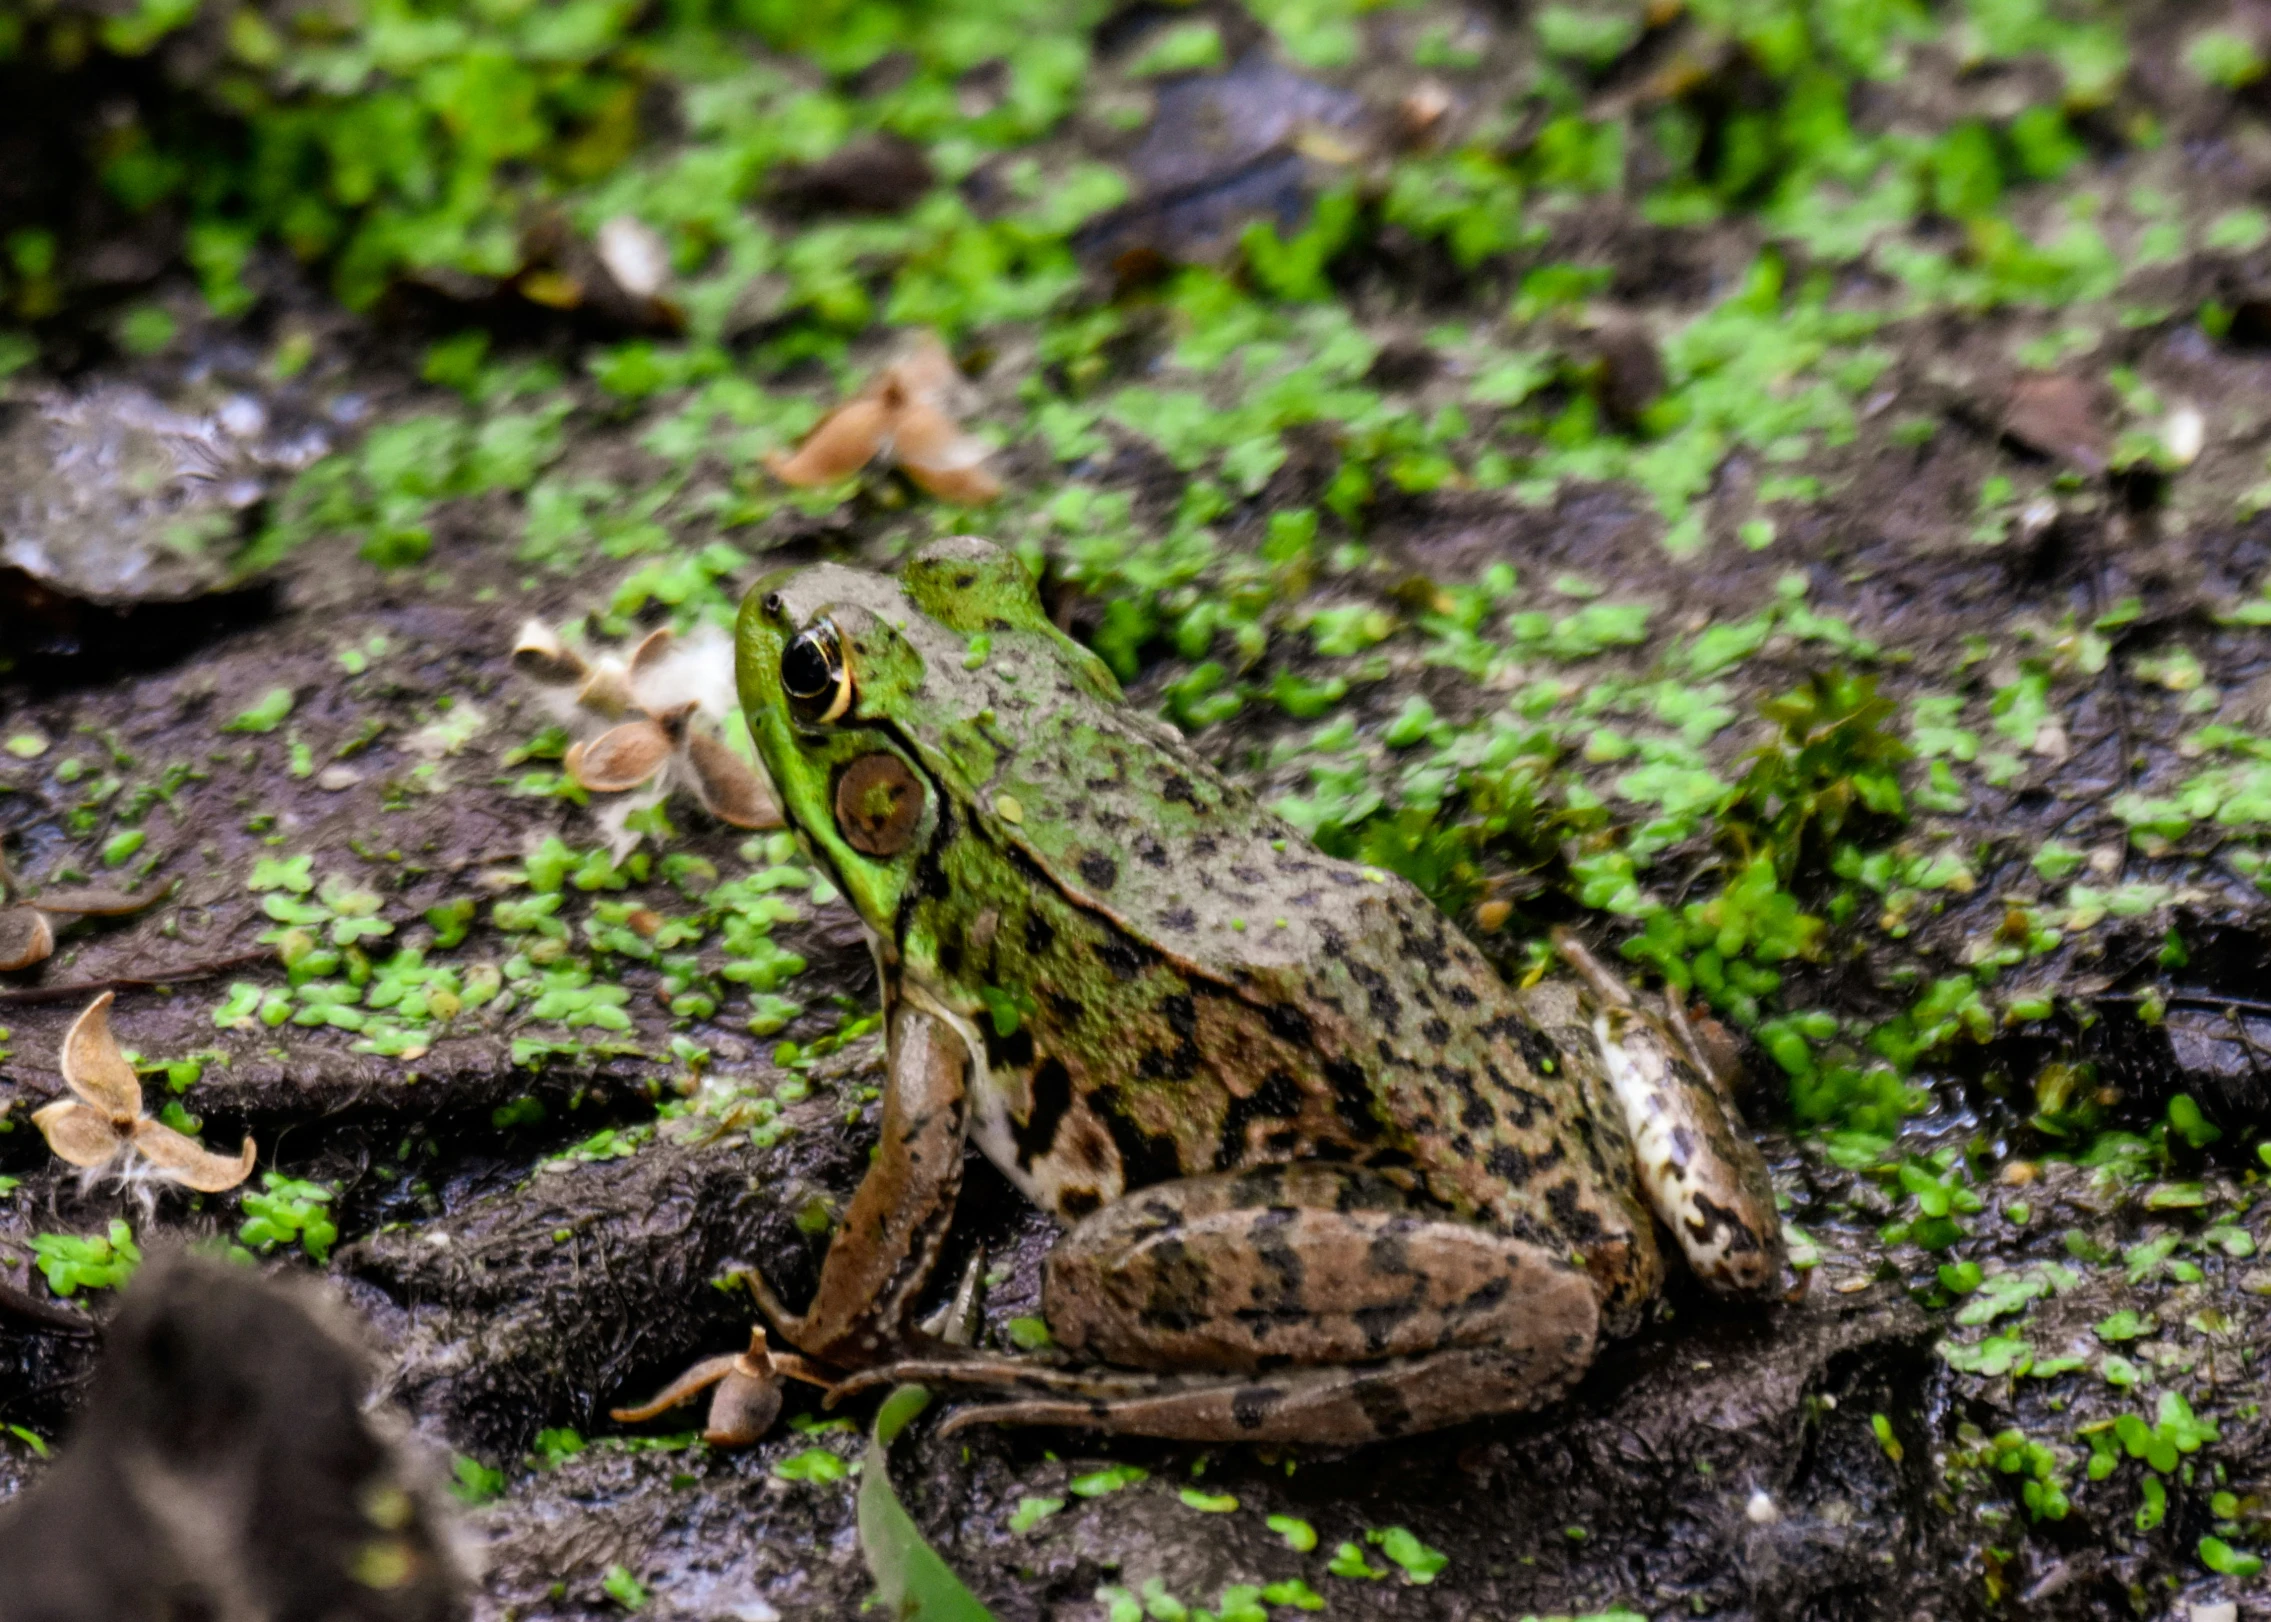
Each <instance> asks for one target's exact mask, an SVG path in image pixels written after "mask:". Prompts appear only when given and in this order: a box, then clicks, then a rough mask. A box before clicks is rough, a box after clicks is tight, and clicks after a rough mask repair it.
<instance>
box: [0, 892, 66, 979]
mask: <svg viewBox="0 0 2271 1622" xmlns="http://www.w3.org/2000/svg"><path fill="white" fill-rule="evenodd" d="M54 951H55V931H54V930H52V929H50V928H49V927H48V924H47V915H46V914H45V913H43V912H41V911H40V910H39V909H38V908H37V907H8V908H5V909H0V973H5V972H6V971H8V970H10V969H28V968H30V967H31V966H32V965H33V964H34V963H38V962H41V961H42V960H44V959H46V958H48V957H50V956H52V955H53V954H54Z"/></svg>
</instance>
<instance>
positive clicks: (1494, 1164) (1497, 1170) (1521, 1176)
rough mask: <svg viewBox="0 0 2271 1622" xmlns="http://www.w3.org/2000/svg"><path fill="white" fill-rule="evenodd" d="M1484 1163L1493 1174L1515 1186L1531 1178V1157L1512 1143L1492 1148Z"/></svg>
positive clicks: (1519, 1185) (1484, 1158) (1518, 1186)
mask: <svg viewBox="0 0 2271 1622" xmlns="http://www.w3.org/2000/svg"><path fill="white" fill-rule="evenodd" d="M1483 1164H1484V1165H1486V1166H1488V1167H1489V1168H1490V1174H1491V1176H1493V1177H1495V1178H1497V1179H1498V1180H1499V1181H1500V1182H1502V1183H1506V1184H1510V1185H1511V1186H1513V1187H1515V1188H1520V1187H1521V1186H1522V1185H1523V1184H1524V1183H1527V1182H1528V1181H1529V1180H1530V1157H1529V1156H1528V1155H1526V1154H1524V1153H1523V1152H1522V1151H1521V1150H1519V1149H1516V1148H1514V1147H1513V1146H1511V1145H1508V1144H1501V1145H1500V1146H1499V1147H1498V1148H1496V1149H1493V1150H1491V1152H1490V1153H1489V1154H1487V1155H1485V1156H1484V1157H1483Z"/></svg>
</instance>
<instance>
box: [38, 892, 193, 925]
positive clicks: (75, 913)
mask: <svg viewBox="0 0 2271 1622" xmlns="http://www.w3.org/2000/svg"><path fill="white" fill-rule="evenodd" d="M166 893H167V892H166V891H165V890H153V891H151V892H150V893H149V894H148V895H128V894H127V893H126V892H125V891H123V890H97V889H80V890H42V891H41V892H40V896H39V899H38V900H37V901H35V902H34V903H32V904H33V905H34V906H36V907H38V908H39V910H40V911H42V912H54V913H63V914H65V915H67V916H70V917H74V918H123V917H124V916H126V914H128V913H130V912H140V911H141V910H142V909H143V908H145V907H149V906H154V905H155V904H156V903H158V902H159V901H162V900H163V899H165V896H166Z"/></svg>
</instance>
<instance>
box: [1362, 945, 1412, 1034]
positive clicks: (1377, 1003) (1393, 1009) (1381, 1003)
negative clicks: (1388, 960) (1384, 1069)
mask: <svg viewBox="0 0 2271 1622" xmlns="http://www.w3.org/2000/svg"><path fill="white" fill-rule="evenodd" d="M1348 973H1349V978H1350V979H1352V980H1354V981H1355V982H1356V983H1357V984H1358V985H1360V986H1362V987H1363V988H1364V991H1365V996H1366V1000H1367V1001H1368V1002H1369V1004H1370V1006H1371V1009H1372V1017H1373V1018H1374V1019H1375V1020H1377V1021H1378V1022H1379V1024H1380V1026H1381V1028H1382V1029H1384V1030H1386V1031H1387V1032H1388V1034H1389V1035H1391V1036H1393V1035H1394V1034H1395V1031H1396V1018H1397V1016H1398V1015H1399V1014H1400V1013H1401V1012H1402V1011H1403V1004H1402V1003H1400V1002H1398V1001H1397V1000H1396V994H1395V992H1394V991H1393V990H1392V989H1391V988H1390V987H1389V985H1388V977H1387V976H1386V975H1384V974H1382V973H1381V972H1380V971H1379V970H1378V969H1375V968H1374V967H1373V966H1372V965H1371V964H1369V963H1351V964H1350V965H1349V966H1348Z"/></svg>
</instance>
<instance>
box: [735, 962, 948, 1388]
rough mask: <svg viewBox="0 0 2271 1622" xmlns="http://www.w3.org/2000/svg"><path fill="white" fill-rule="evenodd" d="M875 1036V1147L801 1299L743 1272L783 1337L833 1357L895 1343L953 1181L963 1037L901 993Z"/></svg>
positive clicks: (841, 1359) (856, 1356)
mask: <svg viewBox="0 0 2271 1622" xmlns="http://www.w3.org/2000/svg"><path fill="white" fill-rule="evenodd" d="M887 1041H888V1048H889V1054H890V1069H889V1074H888V1075H887V1077H886V1078H885V1081H884V1089H883V1130H882V1133H881V1135H880V1137H879V1139H878V1142H877V1146H876V1155H875V1159H874V1162H873V1163H872V1164H871V1165H870V1166H869V1167H868V1170H867V1175H866V1176H865V1177H863V1178H862V1179H861V1180H860V1186H859V1191H858V1192H857V1193H855V1194H854V1195H853V1196H852V1204H851V1209H850V1210H848V1211H846V1212H845V1213H844V1221H843V1225H842V1226H841V1227H839V1228H838V1229H837V1230H836V1236H835V1238H834V1239H833V1240H832V1241H831V1242H830V1244H829V1246H828V1258H827V1260H826V1261H825V1262H823V1263H822V1264H821V1268H820V1287H819V1288H818V1289H817V1290H816V1291H814V1292H813V1297H812V1304H811V1306H809V1307H808V1308H806V1310H805V1311H803V1312H802V1313H795V1312H791V1311H789V1310H788V1309H787V1308H786V1307H784V1306H783V1305H782V1304H781V1303H780V1301H779V1299H778V1298H777V1297H776V1296H775V1295H774V1294H773V1292H772V1290H771V1289H770V1288H769V1287H768V1286H767V1285H766V1283H765V1281H764V1279H763V1278H761V1277H759V1276H758V1275H757V1274H755V1273H751V1274H749V1275H748V1277H749V1287H750V1289H751V1291H752V1292H753V1293H754V1294H755V1295H756V1297H757V1301H758V1304H759V1305H760V1306H762V1307H763V1308H764V1309H765V1315H766V1316H767V1317H769V1318H771V1319H772V1320H773V1322H774V1324H775V1325H776V1326H777V1327H778V1328H779V1329H780V1331H781V1334H782V1336H783V1338H785V1339H786V1340H787V1341H788V1342H789V1343H790V1344H791V1345H793V1346H795V1347H796V1348H797V1349H798V1350H799V1351H802V1352H804V1353H805V1354H806V1355H807V1356H810V1357H814V1358H817V1359H819V1360H821V1361H822V1362H825V1363H832V1364H834V1365H836V1366H837V1367H839V1368H853V1369H856V1368H863V1367H865V1366H867V1365H868V1364H871V1363H874V1362H875V1361H877V1360H878V1359H880V1358H883V1357H887V1356H889V1355H890V1354H891V1353H893V1352H894V1351H897V1350H899V1349H901V1348H902V1347H903V1346H904V1345H905V1344H906V1343H907V1341H908V1340H909V1338H910V1336H909V1332H908V1317H909V1313H910V1309H911V1308H912V1306H913V1304H914V1300H915V1297H916V1296H917V1295H918V1294H919V1293H920V1292H921V1290H922V1287H923V1283H924V1281H925V1280H926V1279H928V1278H929V1277H930V1271H931V1267H932V1265H933V1264H934V1263H936V1262H937V1260H938V1252H939V1247H940V1246H941V1245H942V1244H943V1243H944V1242H945V1239H946V1231H947V1228H948V1226H949V1224H950V1223H951V1222H952V1220H953V1216H954V1197H955V1194H956V1193H957V1192H958V1191H959V1189H960V1188H961V1184H962V1138H963V1127H964V1123H965V1121H966V1118H967V1114H968V1096H967V1084H968V1080H969V1071H970V1054H969V1049H968V1047H967V1046H966V1045H965V1044H964V1042H963V1040H962V1037H961V1035H960V1034H959V1033H958V1032H956V1031H955V1030H954V1028H953V1027H952V1026H950V1025H948V1024H947V1023H946V1022H945V1021H944V1020H941V1019H939V1018H937V1017H936V1016H935V1015H932V1014H929V1013H926V1012H924V1011H923V1010H922V1009H920V1008H917V1007H915V1006H914V1005H913V1004H911V1003H908V1002H905V1001H902V1002H900V1003H898V1004H897V1005H896V1006H895V1007H894V1008H893V1009H892V1010H891V1020H890V1026H889V1031H888V1037H887Z"/></svg>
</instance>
